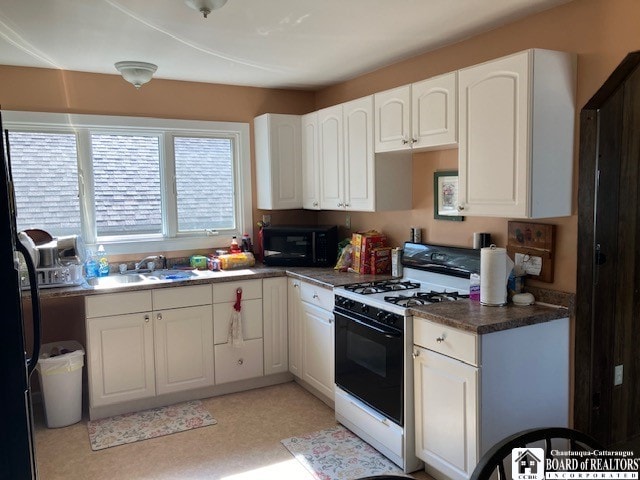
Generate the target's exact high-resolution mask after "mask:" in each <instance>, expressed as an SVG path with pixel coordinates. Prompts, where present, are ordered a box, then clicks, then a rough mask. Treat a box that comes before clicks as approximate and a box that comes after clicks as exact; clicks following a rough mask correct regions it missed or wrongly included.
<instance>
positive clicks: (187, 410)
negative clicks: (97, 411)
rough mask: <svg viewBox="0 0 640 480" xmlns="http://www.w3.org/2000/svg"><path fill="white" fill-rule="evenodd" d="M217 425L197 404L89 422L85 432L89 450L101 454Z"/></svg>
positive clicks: (186, 403)
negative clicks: (130, 444)
mask: <svg viewBox="0 0 640 480" xmlns="http://www.w3.org/2000/svg"><path fill="white" fill-rule="evenodd" d="M216 423H218V421H217V420H216V419H215V418H213V417H212V416H211V414H210V413H209V412H208V411H207V410H206V409H205V408H204V407H203V406H202V402H201V401H199V400H196V401H193V402H185V403H179V404H177V405H170V406H168V407H158V408H152V409H150V410H144V411H142V412H135V413H126V414H124V415H116V416H115V417H109V418H103V419H101V420H94V421H89V422H88V423H87V430H88V431H89V440H90V442H91V449H92V450H102V449H103V448H109V447H115V446H117V445H124V444H126V443H133V442H138V441H140V440H147V439H149V438H155V437H161V436H163V435H170V434H172V433H176V432H183V431H185V430H191V429H192V428H200V427H206V426H208V425H215V424H216Z"/></svg>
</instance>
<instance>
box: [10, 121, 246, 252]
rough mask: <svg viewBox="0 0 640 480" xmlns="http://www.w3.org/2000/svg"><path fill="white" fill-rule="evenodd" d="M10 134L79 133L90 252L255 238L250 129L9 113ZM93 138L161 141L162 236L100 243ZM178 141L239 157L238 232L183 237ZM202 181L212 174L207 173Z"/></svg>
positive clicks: (165, 248)
mask: <svg viewBox="0 0 640 480" xmlns="http://www.w3.org/2000/svg"><path fill="white" fill-rule="evenodd" d="M3 116H4V124H5V128H6V129H7V130H9V131H12V130H15V131H25V132H29V131H31V132H46V133H67V134H68V133H74V134H75V135H76V142H77V143H76V145H77V149H78V155H77V158H78V190H79V197H80V198H79V202H80V216H81V219H80V220H81V229H82V232H81V234H82V237H83V240H84V242H85V243H86V245H87V247H88V248H93V249H95V248H96V246H97V244H98V243H100V244H103V245H104V246H105V248H106V249H107V251H108V252H109V253H110V254H129V253H150V252H168V251H180V250H188V251H192V250H198V249H212V248H220V247H228V245H229V244H230V242H231V237H232V236H233V235H236V236H237V237H238V238H240V237H241V236H242V234H243V233H245V232H247V233H249V235H251V236H253V221H252V218H253V213H252V193H251V192H252V185H251V153H250V137H249V132H250V130H249V124H248V123H242V122H214V121H202V120H180V119H161V118H147V117H128V116H111V115H85V114H61V113H44V112H21V111H7V110H5V111H3ZM91 134H116V135H117V134H121V135H151V136H158V137H159V154H160V185H161V209H162V232H161V234H153V235H125V236H115V235H114V236H108V237H99V238H98V237H97V227H96V221H95V220H96V216H95V197H94V192H95V190H94V185H93V162H92V152H91ZM174 137H198V138H229V139H231V141H232V149H233V152H234V159H235V161H234V162H233V176H234V184H235V188H234V203H235V206H236V212H235V224H236V228H235V229H230V230H221V231H220V232H216V231H204V232H202V233H200V232H178V231H177V227H178V218H177V197H176V193H177V192H176V183H175V174H176V173H175V158H174V150H173V143H174ZM201 174H202V175H208V174H212V172H202V173H201Z"/></svg>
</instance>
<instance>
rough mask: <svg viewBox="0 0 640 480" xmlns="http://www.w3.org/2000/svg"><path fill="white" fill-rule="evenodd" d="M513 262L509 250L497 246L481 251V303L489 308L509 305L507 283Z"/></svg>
mask: <svg viewBox="0 0 640 480" xmlns="http://www.w3.org/2000/svg"><path fill="white" fill-rule="evenodd" d="M512 268H513V262H512V261H511V259H510V258H509V257H508V256H507V250H506V249H504V248H498V247H496V246H495V245H491V246H490V247H485V248H482V249H480V303H481V304H482V305H489V306H496V307H498V306H501V305H506V304H507V281H508V280H509V273H511V269H512Z"/></svg>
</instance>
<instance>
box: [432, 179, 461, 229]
mask: <svg viewBox="0 0 640 480" xmlns="http://www.w3.org/2000/svg"><path fill="white" fill-rule="evenodd" d="M433 218H435V219H436V220H451V221H454V222H461V221H462V220H464V217H463V216H462V215H460V212H459V211H458V172H457V171H447V172H435V173H434V174H433Z"/></svg>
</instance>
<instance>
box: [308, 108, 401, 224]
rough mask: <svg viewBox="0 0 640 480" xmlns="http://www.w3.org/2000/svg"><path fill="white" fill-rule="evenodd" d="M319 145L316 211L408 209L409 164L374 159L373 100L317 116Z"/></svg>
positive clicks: (323, 111)
mask: <svg viewBox="0 0 640 480" xmlns="http://www.w3.org/2000/svg"><path fill="white" fill-rule="evenodd" d="M318 143H319V148H318V155H319V160H320V162H319V163H320V172H321V181H320V208H322V209H323V210H343V209H346V210H353V211H368V212H373V211H379V210H400V209H407V208H411V201H412V198H411V188H410V187H411V158H410V157H409V156H404V157H393V158H390V157H383V156H380V157H376V155H375V154H374V150H373V97H372V96H368V97H363V98H359V99H357V100H352V101H350V102H346V103H343V104H340V105H336V106H333V107H329V108H325V109H323V110H320V111H318Z"/></svg>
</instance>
